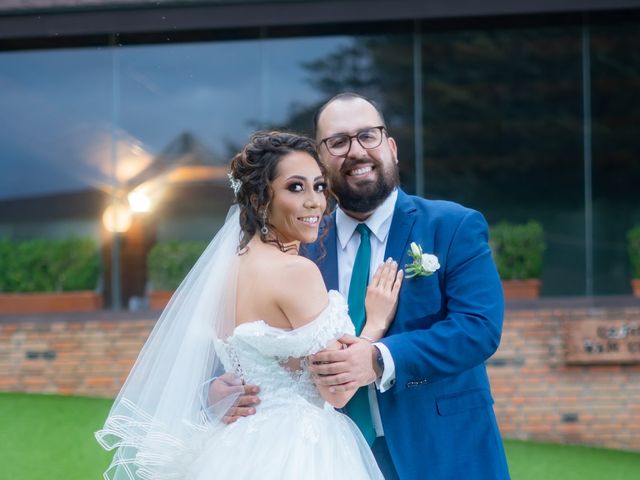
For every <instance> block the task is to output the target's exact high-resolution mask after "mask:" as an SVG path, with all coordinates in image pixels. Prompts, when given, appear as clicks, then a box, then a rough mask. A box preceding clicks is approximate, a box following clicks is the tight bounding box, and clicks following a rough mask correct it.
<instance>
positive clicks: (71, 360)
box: [0, 303, 640, 451]
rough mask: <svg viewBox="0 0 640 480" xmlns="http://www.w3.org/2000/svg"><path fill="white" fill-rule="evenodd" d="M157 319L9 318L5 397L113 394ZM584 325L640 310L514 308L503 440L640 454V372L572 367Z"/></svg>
mask: <svg viewBox="0 0 640 480" xmlns="http://www.w3.org/2000/svg"><path fill="white" fill-rule="evenodd" d="M542 305H543V307H544V303H542ZM525 307H526V305H525ZM150 316H152V315H151V314H147V315H142V316H141V315H140V314H136V315H135V316H134V315H133V314H118V315H116V314H110V313H109V312H100V313H98V314H95V315H93V316H90V315H87V314H74V315H69V316H66V317H64V316H61V315H49V316H45V317H39V318H38V317H22V318H19V317H13V318H11V317H6V316H5V317H0V390H3V391H25V392H48V393H60V394H65V395H66V394H73V395H88V396H107V397H109V396H114V395H115V394H116V393H117V391H118V389H119V387H120V385H121V384H122V382H123V381H124V379H125V378H126V375H127V372H128V370H129V369H130V368H131V365H132V364H133V362H134V360H135V358H136V356H137V354H138V351H139V350H140V347H141V346H142V344H143V343H144V340H145V339H146V337H147V335H148V333H149V331H150V329H151V328H152V327H153V324H154V319H151V318H149V317H150ZM585 318H589V319H594V318H595V319H599V320H601V321H603V322H607V321H610V320H616V321H619V320H627V321H629V322H636V323H638V322H639V321H640V306H631V307H624V308H623V307H615V306H613V307H607V308H597V309H594V308H584V307H575V306H573V307H566V306H565V307H562V308H558V307H547V308H541V307H540V304H537V305H535V304H531V306H529V307H526V308H522V307H520V308H509V309H508V310H507V312H506V318H505V324H504V331H503V337H502V343H501V346H500V349H499V350H498V352H497V353H496V354H495V355H494V356H493V357H492V358H491V359H490V361H489V362H488V367H489V375H490V377H491V382H492V387H493V394H494V397H495V400H496V403H495V410H496V414H497V416H498V421H499V423H500V427H501V430H502V433H503V434H504V436H505V437H508V438H521V439H536V440H545V441H554V442H565V443H581V444H588V445H601V446H607V447H611V448H620V449H629V450H638V451H640V365H638V364H636V365H628V366H624V365H610V366H567V365H566V364H565V362H564V345H563V340H562V331H563V330H562V327H563V325H566V324H567V322H578V323H579V322H580V321H581V319H585Z"/></svg>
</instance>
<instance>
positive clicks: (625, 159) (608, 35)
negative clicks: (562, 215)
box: [591, 23, 640, 295]
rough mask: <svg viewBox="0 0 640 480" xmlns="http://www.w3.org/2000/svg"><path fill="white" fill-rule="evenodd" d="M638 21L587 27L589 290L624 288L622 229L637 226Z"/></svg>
mask: <svg viewBox="0 0 640 480" xmlns="http://www.w3.org/2000/svg"><path fill="white" fill-rule="evenodd" d="M639 27H640V25H638V24H637V23H633V24H615V25H601V26H595V27H592V29H591V72H592V82H591V98H592V107H591V110H592V132H593V134H592V145H593V231H594V242H593V246H594V291H595V293H596V294H598V295H607V294H620V293H628V292H630V282H629V279H630V278H631V272H630V267H629V257H628V254H627V239H626V235H627V231H628V230H629V229H630V228H631V227H632V226H634V225H635V226H637V225H640V135H638V125H640V111H639V110H638V108H637V106H638V105H639V103H640V57H639V56H638V53H637V46H638V45H640V28H639Z"/></svg>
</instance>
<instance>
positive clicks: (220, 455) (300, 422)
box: [187, 398, 384, 480]
mask: <svg viewBox="0 0 640 480" xmlns="http://www.w3.org/2000/svg"><path fill="white" fill-rule="evenodd" d="M265 403H266V404H265ZM268 403H269V402H264V401H263V403H262V404H261V405H260V406H259V407H258V412H257V413H256V414H255V415H253V416H250V417H245V418H241V419H239V420H238V421H236V422H235V423H233V424H231V425H228V426H221V425H218V426H215V427H211V428H210V429H209V430H208V431H207V432H205V433H204V435H203V437H202V443H201V448H200V449H199V450H200V451H199V454H198V455H197V456H196V458H195V459H194V461H193V462H192V463H191V465H190V466H189V468H188V472H189V473H188V475H187V478H188V480H212V479H245V478H246V479H252V480H254V479H256V478H258V479H261V480H269V479H273V480H300V479H305V480H327V479H348V480H370V479H382V480H384V477H383V476H382V474H381V473H380V470H379V469H378V465H377V464H376V461H375V459H374V457H373V454H372V453H371V450H370V448H369V446H368V444H367V442H366V441H365V439H364V437H362V435H361V433H360V431H359V430H358V427H357V426H356V425H355V424H354V423H353V421H351V419H349V418H348V417H347V416H345V415H344V414H342V413H340V412H338V411H336V410H334V409H333V408H332V407H331V406H330V405H325V406H323V407H319V406H316V405H313V404H311V403H309V402H307V401H306V400H304V399H292V398H289V399H286V400H285V401H282V402H280V404H278V403H273V404H270V405H269V404H268Z"/></svg>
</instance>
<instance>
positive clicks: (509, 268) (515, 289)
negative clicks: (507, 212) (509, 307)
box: [491, 220, 546, 299]
mask: <svg viewBox="0 0 640 480" xmlns="http://www.w3.org/2000/svg"><path fill="white" fill-rule="evenodd" d="M491 246H492V250H493V256H494V260H495V262H496V266H497V268H498V273H499V274H500V278H502V285H503V288H504V294H505V298H516V299H530V298H538V297H539V296H540V286H541V282H540V274H541V273H542V258H543V255H544V251H545V249H546V245H545V242H544V235H543V229H542V225H541V224H540V223H539V222H536V221H534V220H529V221H528V222H527V223H524V224H513V223H508V222H501V223H499V224H497V225H495V226H494V227H492V228H491Z"/></svg>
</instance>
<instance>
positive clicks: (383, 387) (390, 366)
mask: <svg viewBox="0 0 640 480" xmlns="http://www.w3.org/2000/svg"><path fill="white" fill-rule="evenodd" d="M373 345H374V346H375V347H376V348H377V349H378V350H380V354H381V355H382V363H383V364H384V368H383V369H382V376H381V377H380V378H379V379H377V380H376V388H377V389H378V390H379V391H380V393H384V392H386V391H387V390H389V389H390V388H391V387H393V386H394V385H395V383H396V365H395V363H393V357H392V356H391V352H390V351H389V349H388V348H387V346H386V345H385V344H384V343H381V342H375V343H374V344H373Z"/></svg>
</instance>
